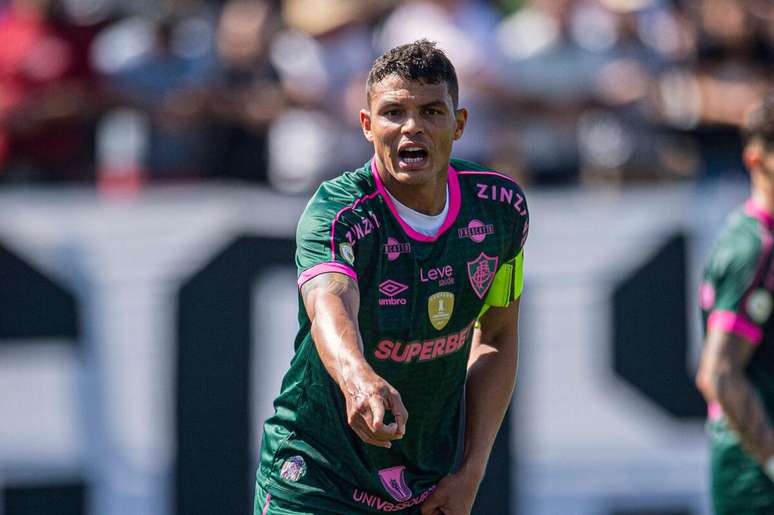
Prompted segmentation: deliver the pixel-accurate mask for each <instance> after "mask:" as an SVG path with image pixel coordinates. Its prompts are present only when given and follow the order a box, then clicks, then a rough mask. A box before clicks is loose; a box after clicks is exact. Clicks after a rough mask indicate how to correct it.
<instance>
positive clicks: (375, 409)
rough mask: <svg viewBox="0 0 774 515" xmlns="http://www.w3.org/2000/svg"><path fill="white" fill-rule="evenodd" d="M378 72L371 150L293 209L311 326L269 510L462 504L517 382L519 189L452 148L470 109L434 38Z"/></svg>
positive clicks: (401, 52) (369, 119) (297, 368)
mask: <svg viewBox="0 0 774 515" xmlns="http://www.w3.org/2000/svg"><path fill="white" fill-rule="evenodd" d="M366 90H367V99H368V108H367V109H364V110H362V111H361V112H360V122H361V125H362V129H363V133H364V135H365V137H366V139H367V140H368V141H369V142H372V143H373V145H374V150H375V155H374V157H373V158H372V159H371V160H370V162H368V163H366V164H365V165H364V166H363V167H362V168H360V169H358V170H355V171H354V172H347V173H344V174H342V175H341V176H340V177H337V178H335V179H333V180H331V181H327V182H325V183H323V184H322V185H321V186H320V188H319V189H318V191H317V192H316V193H315V195H314V196H313V198H312V199H311V201H310V202H309V204H308V205H307V208H306V210H305V212H304V214H303V215H302V217H301V220H300V221H299V224H298V233H297V244H298V249H297V252H296V263H297V265H298V271H299V277H298V285H299V288H300V297H301V302H300V304H299V322H300V329H299V332H298V336H297V338H296V341H295V351H296V352H295V356H294V358H293V360H292V361H291V365H290V370H289V371H288V372H287V374H286V376H285V378H284V380H283V384H282V389H281V392H280V394H279V397H277V399H276V401H275V403H274V406H275V413H274V415H273V416H272V417H271V418H270V419H269V420H268V421H267V422H266V424H265V425H264V432H263V442H262V448H261V459H260V465H259V468H258V473H257V482H256V500H255V513H256V514H257V515H286V514H293V515H298V514H314V515H321V514H324V515H328V514H341V515H353V514H355V515H356V514H366V513H400V514H406V515H418V514H423V515H431V514H444V515H467V514H468V513H470V510H471V506H472V504H473V501H474V498H475V495H476V491H477V489H478V486H479V483H480V481H481V478H482V476H483V474H484V470H485V467H486V463H487V460H488V458H489V453H490V451H491V449H492V444H493V442H494V439H495V435H496V433H497V430H498V428H499V427H500V424H501V422H502V419H503V416H504V414H505V411H506V409H507V407H508V404H509V401H510V398H511V394H512V391H513V387H514V381H515V374H516V360H517V320H518V315H519V298H520V294H521V290H522V281H523V279H522V277H523V275H522V263H523V252H522V247H523V245H524V240H525V238H526V235H527V205H526V202H525V200H524V193H523V192H522V190H521V189H520V188H519V186H518V185H517V184H516V183H515V182H514V181H513V180H511V179H510V178H508V177H507V176H504V175H502V174H500V173H497V172H495V171H492V170H488V169H487V168H484V167H482V166H479V165H476V164H473V163H470V162H466V161H462V160H459V159H452V158H451V150H452V143H453V142H454V141H455V140H457V139H459V138H460V137H461V136H462V133H463V131H464V129H465V122H466V120H467V116H468V114H467V111H466V110H465V109H462V108H460V107H458V105H457V102H458V86H457V78H456V74H455V71H454V67H453V66H452V64H451V62H449V60H448V59H447V57H446V56H445V55H444V53H443V52H442V51H441V50H439V49H437V48H436V47H435V45H434V44H433V43H430V42H428V41H425V40H422V41H417V42H414V43H411V44H408V45H403V46H399V47H396V48H394V49H392V50H390V51H388V52H386V53H385V54H384V55H382V56H381V57H380V58H378V59H377V60H376V61H375V62H374V64H373V67H372V68H371V71H370V73H369V75H368V79H367V87H366ZM463 402H465V405H464V409H463V405H462V403H463ZM463 413H464V451H463V452H462V456H461V458H460V460H459V463H458V464H457V463H455V451H456V450H457V448H458V442H459V441H460V438H462V434H461V430H460V426H461V423H462V422H463V420H461V418H462V416H463V415H462V414H463ZM457 465H458V466H457Z"/></svg>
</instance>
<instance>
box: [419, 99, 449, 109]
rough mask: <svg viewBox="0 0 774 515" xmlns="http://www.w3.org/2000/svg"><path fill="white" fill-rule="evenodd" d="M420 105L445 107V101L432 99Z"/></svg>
mask: <svg viewBox="0 0 774 515" xmlns="http://www.w3.org/2000/svg"><path fill="white" fill-rule="evenodd" d="M420 107H443V108H444V109H445V108H446V102H442V101H440V100H433V101H432V102H428V103H426V104H422V105H421V106H420Z"/></svg>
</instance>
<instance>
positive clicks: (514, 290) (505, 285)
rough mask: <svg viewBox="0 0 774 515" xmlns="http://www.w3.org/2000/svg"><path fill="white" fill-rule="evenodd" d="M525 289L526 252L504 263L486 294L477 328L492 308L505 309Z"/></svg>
mask: <svg viewBox="0 0 774 515" xmlns="http://www.w3.org/2000/svg"><path fill="white" fill-rule="evenodd" d="M523 289H524V251H523V250H522V251H520V252H519V253H518V255H517V256H516V257H515V258H513V259H511V260H510V261H508V262H507V263H504V264H503V265H502V266H501V267H500V269H499V270H497V273H496V274H495V278H494V280H493V281H492V285H491V286H490V287H489V293H487V294H486V298H485V299H484V307H482V308H481V311H480V312H479V314H478V316H477V317H476V328H478V327H479V326H480V320H481V317H482V316H484V313H486V312H487V310H489V308H490V307H492V306H494V307H496V308H505V307H508V305H510V303H511V302H512V301H514V300H516V299H518V298H519V297H521V292H522V290H523Z"/></svg>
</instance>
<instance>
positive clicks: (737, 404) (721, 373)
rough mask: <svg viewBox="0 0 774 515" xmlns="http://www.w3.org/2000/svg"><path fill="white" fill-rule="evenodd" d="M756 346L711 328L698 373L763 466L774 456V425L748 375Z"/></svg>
mask: <svg viewBox="0 0 774 515" xmlns="http://www.w3.org/2000/svg"><path fill="white" fill-rule="evenodd" d="M754 351H755V346H754V345H752V344H751V343H750V342H748V341H746V340H744V339H743V338H741V337H739V336H737V335H735V334H732V333H728V332H726V331H723V330H719V329H715V330H711V331H710V333H709V334H708V335H707V341H706V343H705V346H704V352H703V354H702V357H701V363H700V365H699V372H698V374H697V376H696V385H697V386H698V387H699V390H701V392H702V393H703V394H704V398H705V399H706V400H707V402H713V401H714V402H718V403H720V405H721V407H722V408H723V412H724V413H725V415H726V417H727V418H728V421H729V423H730V424H731V427H733V428H734V430H735V431H736V432H737V433H739V436H740V439H741V443H742V446H743V447H744V448H745V449H746V450H747V452H748V453H749V454H750V455H751V456H753V457H754V458H755V459H756V460H757V461H758V462H759V463H760V464H761V465H765V464H766V462H767V460H769V459H771V458H772V457H774V427H772V424H771V421H770V420H769V419H768V417H767V415H766V411H765V409H764V407H763V404H762V403H761V400H760V399H759V398H758V395H757V394H756V393H755V391H754V390H753V387H752V385H751V384H750V382H749V381H748V380H747V378H746V377H745V375H744V369H745V367H746V366H747V363H748V362H749V361H750V358H751V357H752V354H753V352H754Z"/></svg>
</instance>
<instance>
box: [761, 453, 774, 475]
mask: <svg viewBox="0 0 774 515" xmlns="http://www.w3.org/2000/svg"><path fill="white" fill-rule="evenodd" d="M763 470H764V471H765V472H766V475H767V476H769V479H771V480H772V481H774V454H772V455H771V456H769V459H767V460H766V463H764V464H763Z"/></svg>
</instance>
